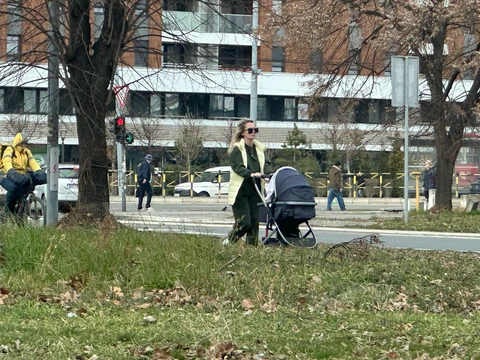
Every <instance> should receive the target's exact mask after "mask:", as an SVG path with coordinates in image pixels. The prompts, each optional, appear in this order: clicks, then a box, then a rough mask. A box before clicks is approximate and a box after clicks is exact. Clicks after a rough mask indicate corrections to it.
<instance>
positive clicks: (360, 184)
mask: <svg viewBox="0 0 480 360" xmlns="http://www.w3.org/2000/svg"><path fill="white" fill-rule="evenodd" d="M355 175H356V176H357V196H358V197H363V192H364V190H365V186H366V182H365V176H366V174H364V173H362V172H360V171H359V172H357V173H356V174H355Z"/></svg>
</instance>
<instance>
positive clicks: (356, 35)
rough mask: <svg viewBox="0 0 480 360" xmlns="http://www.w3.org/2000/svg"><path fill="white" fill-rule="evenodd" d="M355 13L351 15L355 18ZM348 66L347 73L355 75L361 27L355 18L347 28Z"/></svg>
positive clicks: (358, 66)
mask: <svg viewBox="0 0 480 360" xmlns="http://www.w3.org/2000/svg"><path fill="white" fill-rule="evenodd" d="M356 16H357V15H356V13H355V14H352V17H353V18H354V19H356ZM348 38H349V40H350V41H349V59H350V67H349V69H348V73H349V74H350V75H356V74H358V73H359V71H360V49H361V47H362V29H361V28H360V25H359V24H358V22H357V21H356V20H354V21H352V22H351V23H350V25H349V29H348Z"/></svg>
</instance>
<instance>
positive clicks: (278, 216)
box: [256, 167, 317, 247]
mask: <svg viewBox="0 0 480 360" xmlns="http://www.w3.org/2000/svg"><path fill="white" fill-rule="evenodd" d="M256 189H257V192H258V194H259V195H260V197H261V199H262V203H259V204H258V207H259V221H260V222H265V223H266V227H265V237H264V238H262V242H263V244H264V245H292V246H300V247H314V246H315V245H317V239H316V237H315V234H314V232H313V230H312V228H311V227H310V224H309V223H308V220H310V219H313V218H314V217H315V205H316V203H315V197H314V194H315V192H314V189H313V188H312V187H311V186H310V184H309V183H308V181H307V179H306V178H305V177H304V176H303V175H302V174H300V173H299V172H298V171H297V170H295V169H294V168H292V167H282V168H280V169H278V170H277V171H276V172H275V173H274V174H273V176H272V178H271V179H270V182H269V183H268V186H267V190H266V195H265V197H264V196H262V194H261V192H260V190H258V188H256ZM303 223H305V225H306V226H307V228H308V231H307V232H306V233H305V234H304V235H302V234H301V231H300V229H299V226H300V225H301V224H303Z"/></svg>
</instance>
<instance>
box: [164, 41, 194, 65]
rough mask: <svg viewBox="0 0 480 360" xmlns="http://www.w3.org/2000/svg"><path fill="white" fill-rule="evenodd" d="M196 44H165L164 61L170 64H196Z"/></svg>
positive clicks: (165, 63)
mask: <svg viewBox="0 0 480 360" xmlns="http://www.w3.org/2000/svg"><path fill="white" fill-rule="evenodd" d="M195 49H196V47H195V45H194V44H164V45H163V63H164V65H165V66H168V65H174V64H176V65H187V64H195Z"/></svg>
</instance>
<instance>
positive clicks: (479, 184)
mask: <svg viewBox="0 0 480 360" xmlns="http://www.w3.org/2000/svg"><path fill="white" fill-rule="evenodd" d="M469 194H480V180H477V181H475V182H472V183H471V184H470V191H469Z"/></svg>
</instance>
